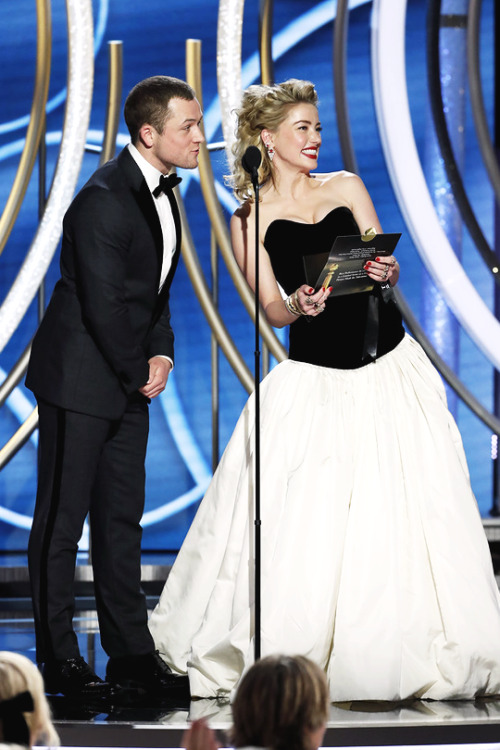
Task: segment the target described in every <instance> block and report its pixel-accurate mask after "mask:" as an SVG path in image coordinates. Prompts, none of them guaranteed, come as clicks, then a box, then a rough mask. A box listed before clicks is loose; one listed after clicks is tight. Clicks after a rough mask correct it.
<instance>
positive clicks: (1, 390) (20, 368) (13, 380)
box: [0, 343, 31, 407]
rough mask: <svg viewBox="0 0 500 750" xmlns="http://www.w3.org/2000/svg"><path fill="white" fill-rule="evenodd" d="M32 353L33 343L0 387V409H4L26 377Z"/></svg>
mask: <svg viewBox="0 0 500 750" xmlns="http://www.w3.org/2000/svg"><path fill="white" fill-rule="evenodd" d="M30 353H31V343H30V344H28V346H27V347H26V349H25V350H24V352H23V353H22V354H21V356H20V357H19V359H18V360H17V362H16V363H15V365H14V366H13V367H12V369H11V371H10V372H9V374H8V375H7V377H6V378H5V380H4V381H3V383H2V385H0V407H2V406H3V405H4V403H5V402H6V401H7V399H8V398H9V396H10V394H11V393H12V391H13V390H14V388H16V386H17V385H19V383H20V381H21V378H22V377H23V376H24V373H25V372H26V370H27V369H28V360H29V358H30Z"/></svg>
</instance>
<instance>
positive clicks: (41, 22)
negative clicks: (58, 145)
mask: <svg viewBox="0 0 500 750" xmlns="http://www.w3.org/2000/svg"><path fill="white" fill-rule="evenodd" d="M36 14H37V51H36V73H35V88H34V91H33V100H32V104H31V112H30V120H29V125H28V129H27V132H26V140H25V142H24V147H23V152H22V154H21V158H20V160H19V165H18V168H17V172H16V176H15V178H14V182H13V185H12V189H11V191H10V195H9V197H8V199H7V203H6V204H5V208H4V210H3V213H2V216H1V217H0V254H1V253H2V251H3V249H4V247H5V245H6V242H7V240H8V238H9V235H10V233H11V231H12V227H13V226H14V223H15V221H16V218H17V215H18V213H19V211H20V209H21V204H22V202H23V198H24V196H25V194H26V190H27V188H28V184H29V181H30V178H31V173H32V172H33V167H34V165H35V160H36V156H37V151H38V147H39V145H40V140H41V137H42V134H43V132H44V125H45V107H46V105H47V98H48V95H49V82H50V60H51V55H52V51H51V50H52V26H51V17H50V2H49V0H36Z"/></svg>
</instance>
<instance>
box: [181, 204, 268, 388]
mask: <svg viewBox="0 0 500 750" xmlns="http://www.w3.org/2000/svg"><path fill="white" fill-rule="evenodd" d="M176 196H177V203H178V205H179V213H180V215H181V222H182V257H183V258H184V263H185V264H186V268H187V272H188V274H189V278H190V279H191V283H192V285H193V288H194V291H195V294H196V296H197V298H198V301H199V303H200V305H201V309H202V310H203V313H204V314H205V317H206V319H207V322H208V324H209V326H210V328H211V330H212V331H213V333H214V335H215V337H216V339H217V341H218V343H219V346H220V348H221V349H222V351H223V352H224V354H225V356H226V357H227V360H228V362H229V364H230V365H231V367H232V368H233V370H234V371H235V373H236V375H237V376H238V378H239V380H240V382H241V383H242V385H243V386H244V388H245V389H246V391H247V392H248V393H251V392H252V390H253V375H252V374H251V372H250V370H249V369H248V367H247V366H246V363H245V361H244V359H243V357H242V356H241V355H240V353H239V351H238V349H237V347H236V346H235V345H234V342H233V340H232V338H231V336H230V335H229V333H228V331H227V328H226V327H225V325H224V323H223V321H222V318H221V317H220V315H219V312H218V310H217V308H216V306H215V305H214V302H213V299H212V294H211V292H210V289H209V288H208V284H207V282H206V281H205V276H204V274H203V270H202V268H201V265H200V261H199V258H198V255H197V253H196V250H195V247H194V243H193V239H192V236H191V231H190V229H189V224H188V221H187V218H186V211H185V208H184V203H183V201H182V199H181V198H180V196H179V194H178V192H177V191H176Z"/></svg>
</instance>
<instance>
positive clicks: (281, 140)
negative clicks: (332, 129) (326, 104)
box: [263, 103, 321, 171]
mask: <svg viewBox="0 0 500 750" xmlns="http://www.w3.org/2000/svg"><path fill="white" fill-rule="evenodd" d="M263 140H264V143H266V144H267V143H268V141H270V142H271V145H272V146H273V147H274V151H275V154H274V166H276V167H280V166H285V165H290V166H293V167H296V168H298V169H300V170H301V171H309V170H311V169H316V167H317V164H318V152H319V147H320V146H321V123H320V121H319V117H318V110H317V109H316V107H315V106H314V104H305V103H301V104H295V105H294V106H293V107H290V108H289V110H288V114H287V116H286V118H285V120H284V121H283V122H282V123H281V125H280V126H279V128H278V129H277V130H276V131H275V132H274V133H271V132H270V131H263Z"/></svg>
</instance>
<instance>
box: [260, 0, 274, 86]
mask: <svg viewBox="0 0 500 750" xmlns="http://www.w3.org/2000/svg"><path fill="white" fill-rule="evenodd" d="M273 6H274V0H260V6H259V56H260V77H261V80H262V83H265V84H270V83H272V81H274V65H273V52H272V42H273Z"/></svg>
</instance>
